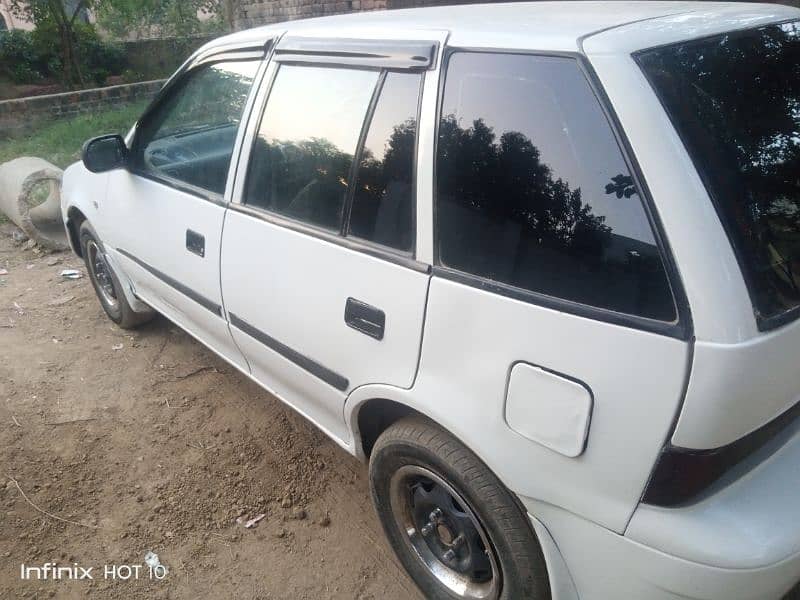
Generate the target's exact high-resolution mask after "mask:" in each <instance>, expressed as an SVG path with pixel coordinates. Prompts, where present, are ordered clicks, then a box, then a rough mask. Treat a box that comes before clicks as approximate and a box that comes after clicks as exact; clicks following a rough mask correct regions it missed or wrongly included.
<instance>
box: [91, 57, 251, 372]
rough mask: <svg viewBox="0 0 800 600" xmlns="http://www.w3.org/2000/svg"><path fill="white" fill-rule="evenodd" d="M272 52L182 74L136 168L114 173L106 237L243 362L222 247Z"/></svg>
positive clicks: (142, 136)
mask: <svg viewBox="0 0 800 600" xmlns="http://www.w3.org/2000/svg"><path fill="white" fill-rule="evenodd" d="M261 64H262V58H261V57H260V56H259V57H258V58H255V57H253V56H252V54H247V55H243V56H242V58H239V57H238V56H237V55H236V54H235V53H234V54H230V53H227V54H226V55H225V56H224V58H222V59H221V60H219V61H213V60H212V61H210V62H205V63H204V64H202V65H199V66H198V67H196V68H193V69H190V70H189V71H188V72H186V73H185V74H183V75H182V76H180V79H178V80H177V81H176V82H174V83H173V84H172V85H171V86H170V88H169V89H168V90H165V93H164V95H163V96H162V97H161V98H160V99H159V100H158V102H157V104H156V105H155V106H154V108H153V109H152V110H151V111H149V112H148V113H147V114H146V115H145V116H144V117H143V119H142V121H141V122H140V124H139V126H138V128H137V132H136V134H135V137H134V139H133V143H132V149H131V157H130V170H119V171H114V172H112V173H111V175H110V179H109V196H110V197H109V205H110V206H113V215H110V216H111V217H112V218H110V219H109V222H108V223H106V224H105V229H106V230H108V231H109V232H110V234H109V236H108V243H107V244H106V245H107V246H108V247H109V248H108V249H109V250H110V251H111V252H114V257H115V258H116V260H117V261H119V262H120V264H121V265H122V267H123V269H124V271H125V272H126V273H127V274H129V276H130V277H131V279H132V283H133V285H134V287H135V290H136V294H137V295H138V296H140V297H141V298H142V299H143V300H145V301H146V302H147V303H149V304H151V305H152V306H153V307H154V308H156V309H157V310H158V311H159V312H161V313H163V314H164V315H166V316H168V317H169V318H170V319H172V320H174V321H175V322H176V323H178V324H179V325H180V326H181V327H183V328H184V329H186V330H187V331H189V332H190V333H191V334H192V335H194V336H195V337H197V338H199V339H200V340H202V341H203V342H205V343H206V344H207V345H209V346H211V347H212V348H214V349H215V350H217V351H219V352H220V354H222V355H223V356H225V357H226V358H228V359H230V360H232V361H234V362H235V363H236V364H237V365H239V366H240V367H243V368H246V363H245V362H244V359H243V358H242V356H241V354H240V353H239V352H238V350H237V349H236V348H235V345H234V344H233V342H232V340H231V339H230V334H229V332H228V327H227V323H226V321H225V318H224V313H223V309H222V295H221V293H220V286H219V254H220V239H221V236H222V224H223V219H224V216H225V206H226V204H225V201H224V199H225V190H226V185H227V180H228V171H229V167H230V162H231V156H232V153H233V150H234V147H235V145H236V139H237V135H238V133H239V124H240V122H241V120H242V115H243V114H244V110H245V105H246V103H247V99H248V96H249V93H250V89H251V87H252V82H253V79H254V77H255V74H256V71H257V70H258V68H259V66H260V65H261Z"/></svg>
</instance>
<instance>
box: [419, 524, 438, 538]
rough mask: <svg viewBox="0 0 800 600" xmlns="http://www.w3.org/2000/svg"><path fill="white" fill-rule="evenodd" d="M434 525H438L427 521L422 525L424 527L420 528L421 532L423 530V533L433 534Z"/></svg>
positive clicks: (426, 534)
mask: <svg viewBox="0 0 800 600" xmlns="http://www.w3.org/2000/svg"><path fill="white" fill-rule="evenodd" d="M434 527H436V526H435V525H434V524H433V523H425V525H423V526H422V529H420V532H422V535H425V536H428V535H430V534H431V532H432V531H433V528H434Z"/></svg>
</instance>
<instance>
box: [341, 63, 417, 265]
mask: <svg viewBox="0 0 800 600" xmlns="http://www.w3.org/2000/svg"><path fill="white" fill-rule="evenodd" d="M421 79H422V77H421V76H420V75H418V74H409V73H388V74H387V76H386V81H385V82H384V84H383V88H382V89H381V93H380V97H379V98H378V104H377V106H376V107H375V112H374V113H373V115H372V121H371V123H370V125H369V131H368V133H367V137H366V141H365V142H364V149H363V150H362V152H361V159H360V161H359V168H358V177H357V179H356V185H355V192H354V196H353V207H352V210H351V214H350V233H351V234H352V235H354V236H357V237H360V238H364V239H367V240H371V241H373V242H377V243H379V244H383V245H385V246H391V247H393V248H397V249H399V250H411V244H412V243H413V241H414V236H413V234H412V229H413V217H412V211H413V210H414V202H413V199H414V187H413V180H414V156H415V153H414V149H415V146H416V139H417V103H418V100H419V90H420V82H421Z"/></svg>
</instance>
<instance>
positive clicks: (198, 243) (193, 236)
mask: <svg viewBox="0 0 800 600" xmlns="http://www.w3.org/2000/svg"><path fill="white" fill-rule="evenodd" d="M186 249H187V250H188V251H189V252H191V253H192V254H197V256H200V257H204V256H205V255H206V238H205V237H204V236H203V234H201V233H197V232H196V231H192V230H191V229H187V230H186Z"/></svg>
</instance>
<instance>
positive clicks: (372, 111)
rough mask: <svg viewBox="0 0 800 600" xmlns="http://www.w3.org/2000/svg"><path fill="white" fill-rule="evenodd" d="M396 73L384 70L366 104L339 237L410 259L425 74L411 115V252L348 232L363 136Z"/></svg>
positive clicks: (413, 253)
mask: <svg viewBox="0 0 800 600" xmlns="http://www.w3.org/2000/svg"><path fill="white" fill-rule="evenodd" d="M392 72H398V71H392V70H388V69H387V70H384V71H383V72H382V74H381V79H380V81H379V82H378V88H377V89H376V92H375V96H374V97H373V99H372V100H373V102H372V103H370V109H369V111H368V113H367V116H366V118H365V119H364V125H363V129H362V131H361V135H362V137H360V138H359V144H358V146H357V150H356V156H355V160H354V161H353V167H354V170H353V172H352V173H351V179H350V181H351V182H352V184H351V185H350V189H349V190H348V192H347V199H346V200H345V211H346V213H345V219H344V221H343V222H342V235H343V236H344V237H346V238H351V239H355V240H359V241H362V242H364V243H366V244H371V245H373V246H378V247H380V248H385V249H386V250H387V251H389V252H398V253H401V254H409V255H410V256H411V258H415V257H416V253H417V157H418V156H419V120H420V117H421V116H422V92H423V91H424V89H425V73H419V88H418V89H417V110H416V111H415V113H414V115H415V119H416V128H417V129H416V133H415V135H414V156H413V157H412V169H411V183H412V185H411V250H410V251H406V250H400V249H398V248H395V247H393V246H388V245H386V244H381V243H379V242H374V241H372V240H368V239H366V238H363V237H361V236H359V235H356V234H354V233H352V232H351V229H350V225H351V223H350V217H351V216H352V212H353V202H354V201H355V194H356V184H357V183H358V174H359V172H360V170H361V168H360V166H361V157H362V155H363V153H364V146H365V145H366V143H367V136H368V135H369V131H370V128H371V127H372V121H373V118H374V116H375V110H376V109H377V106H378V103H379V102H380V98H381V94H382V93H383V87H384V85H385V83H386V78H387V76H388V75H389V73H392Z"/></svg>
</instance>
